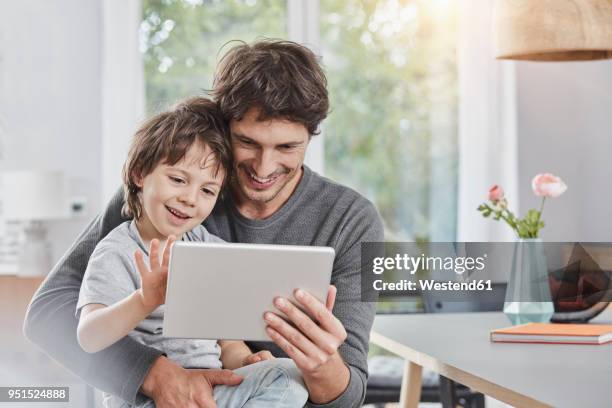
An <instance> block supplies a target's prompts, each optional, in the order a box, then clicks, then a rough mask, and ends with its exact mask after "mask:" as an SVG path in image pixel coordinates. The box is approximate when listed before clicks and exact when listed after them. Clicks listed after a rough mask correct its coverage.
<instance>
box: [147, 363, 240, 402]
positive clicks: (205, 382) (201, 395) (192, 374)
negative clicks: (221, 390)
mask: <svg viewBox="0 0 612 408" xmlns="http://www.w3.org/2000/svg"><path fill="white" fill-rule="evenodd" d="M241 382H242V377H240V376H238V375H236V374H234V372H232V371H230V370H216V369H208V370H186V369H184V368H183V367H181V366H179V365H178V364H176V363H175V362H173V361H171V360H169V359H167V358H166V357H160V358H158V359H157V360H156V361H155V363H153V366H151V369H150V370H149V373H148V374H147V376H146V377H145V380H144V382H143V384H142V387H141V391H142V392H143V393H144V394H145V395H147V396H149V397H151V398H153V400H154V401H155V406H156V407H157V408H216V407H217V404H216V403H215V400H214V398H213V388H214V387H215V385H222V384H223V385H238V384H240V383H241Z"/></svg>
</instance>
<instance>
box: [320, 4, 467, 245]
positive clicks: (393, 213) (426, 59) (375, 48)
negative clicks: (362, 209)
mask: <svg viewBox="0 0 612 408" xmlns="http://www.w3.org/2000/svg"><path fill="white" fill-rule="evenodd" d="M455 8H456V5H455V2H454V1H453V0H446V1H445V0H412V1H393V0H389V1H374V0H321V20H320V24H321V43H322V47H323V57H324V64H325V67H326V71H327V74H328V79H329V86H330V94H331V99H332V100H331V106H332V108H333V112H332V114H331V115H330V117H329V119H328V120H327V121H326V122H325V128H324V131H325V171H326V175H327V176H329V177H330V178H332V179H334V180H337V181H340V182H342V183H344V184H347V185H350V186H352V187H354V188H355V189H356V190H357V191H359V192H361V193H362V194H365V195H366V196H368V198H370V199H371V200H372V201H373V202H374V203H375V204H376V207H377V208H378V210H379V211H380V213H381V215H382V217H383V219H384V221H385V224H386V225H385V230H386V239H387V240H388V241H402V240H417V241H418V240H422V241H427V240H437V241H444V240H447V241H452V240H454V239H455V229H456V201H457V200H456V195H457V61H456V59H457V57H456V55H457V45H456V44H457V21H456V20H457V19H456V12H455Z"/></svg>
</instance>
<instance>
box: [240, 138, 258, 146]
mask: <svg viewBox="0 0 612 408" xmlns="http://www.w3.org/2000/svg"><path fill="white" fill-rule="evenodd" d="M238 141H239V142H240V144H243V145H245V146H255V143H253V142H252V141H250V140H246V139H239V140H238Z"/></svg>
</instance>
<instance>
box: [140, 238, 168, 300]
mask: <svg viewBox="0 0 612 408" xmlns="http://www.w3.org/2000/svg"><path fill="white" fill-rule="evenodd" d="M175 240H176V238H175V237H174V235H170V236H169V237H168V240H167V241H166V246H165V247H164V253H163V256H162V260H161V263H160V261H159V245H160V244H159V240H157V239H154V240H152V241H151V247H150V249H149V265H150V267H147V265H146V264H145V261H144V258H143V255H142V252H140V251H136V252H135V253H134V258H135V259H136V266H137V267H138V272H139V273H140V279H141V282H142V287H141V289H140V296H141V298H142V303H143V304H144V305H145V306H147V307H158V306H160V305H163V304H164V303H165V302H166V283H167V282H168V263H169V261H170V250H171V249H172V244H173V243H174V241H175Z"/></svg>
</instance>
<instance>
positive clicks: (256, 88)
mask: <svg viewBox="0 0 612 408" xmlns="http://www.w3.org/2000/svg"><path fill="white" fill-rule="evenodd" d="M211 95H212V97H213V98H214V99H215V101H216V102H217V103H218V104H219V107H220V108H221V111H222V112H223V115H224V117H225V119H226V120H227V121H228V122H229V121H230V120H232V119H233V120H241V119H242V118H243V117H244V114H245V113H246V112H247V111H248V110H249V109H250V108H258V109H259V110H260V111H259V120H267V119H278V118H282V119H287V120H290V121H292V122H297V123H301V124H303V125H304V126H305V127H306V129H307V130H308V134H309V135H310V136H312V135H316V134H318V133H319V130H318V128H319V124H320V123H321V121H323V119H325V117H326V116H327V113H328V112H329V98H328V95H327V78H326V77H325V73H324V72H323V69H322V68H321V66H320V65H319V62H318V59H317V57H316V55H315V54H314V53H313V52H312V51H311V50H309V49H308V48H306V47H305V46H303V45H300V44H297V43H294V42H291V41H283V40H273V39H265V40H260V41H256V42H255V43H253V44H246V43H244V42H240V44H239V45H237V46H235V47H233V48H232V49H230V50H229V51H228V52H227V53H226V54H225V55H224V56H223V57H222V59H221V61H220V62H219V66H218V69H217V72H216V74H215V79H214V83H213V89H212V92H211Z"/></svg>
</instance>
